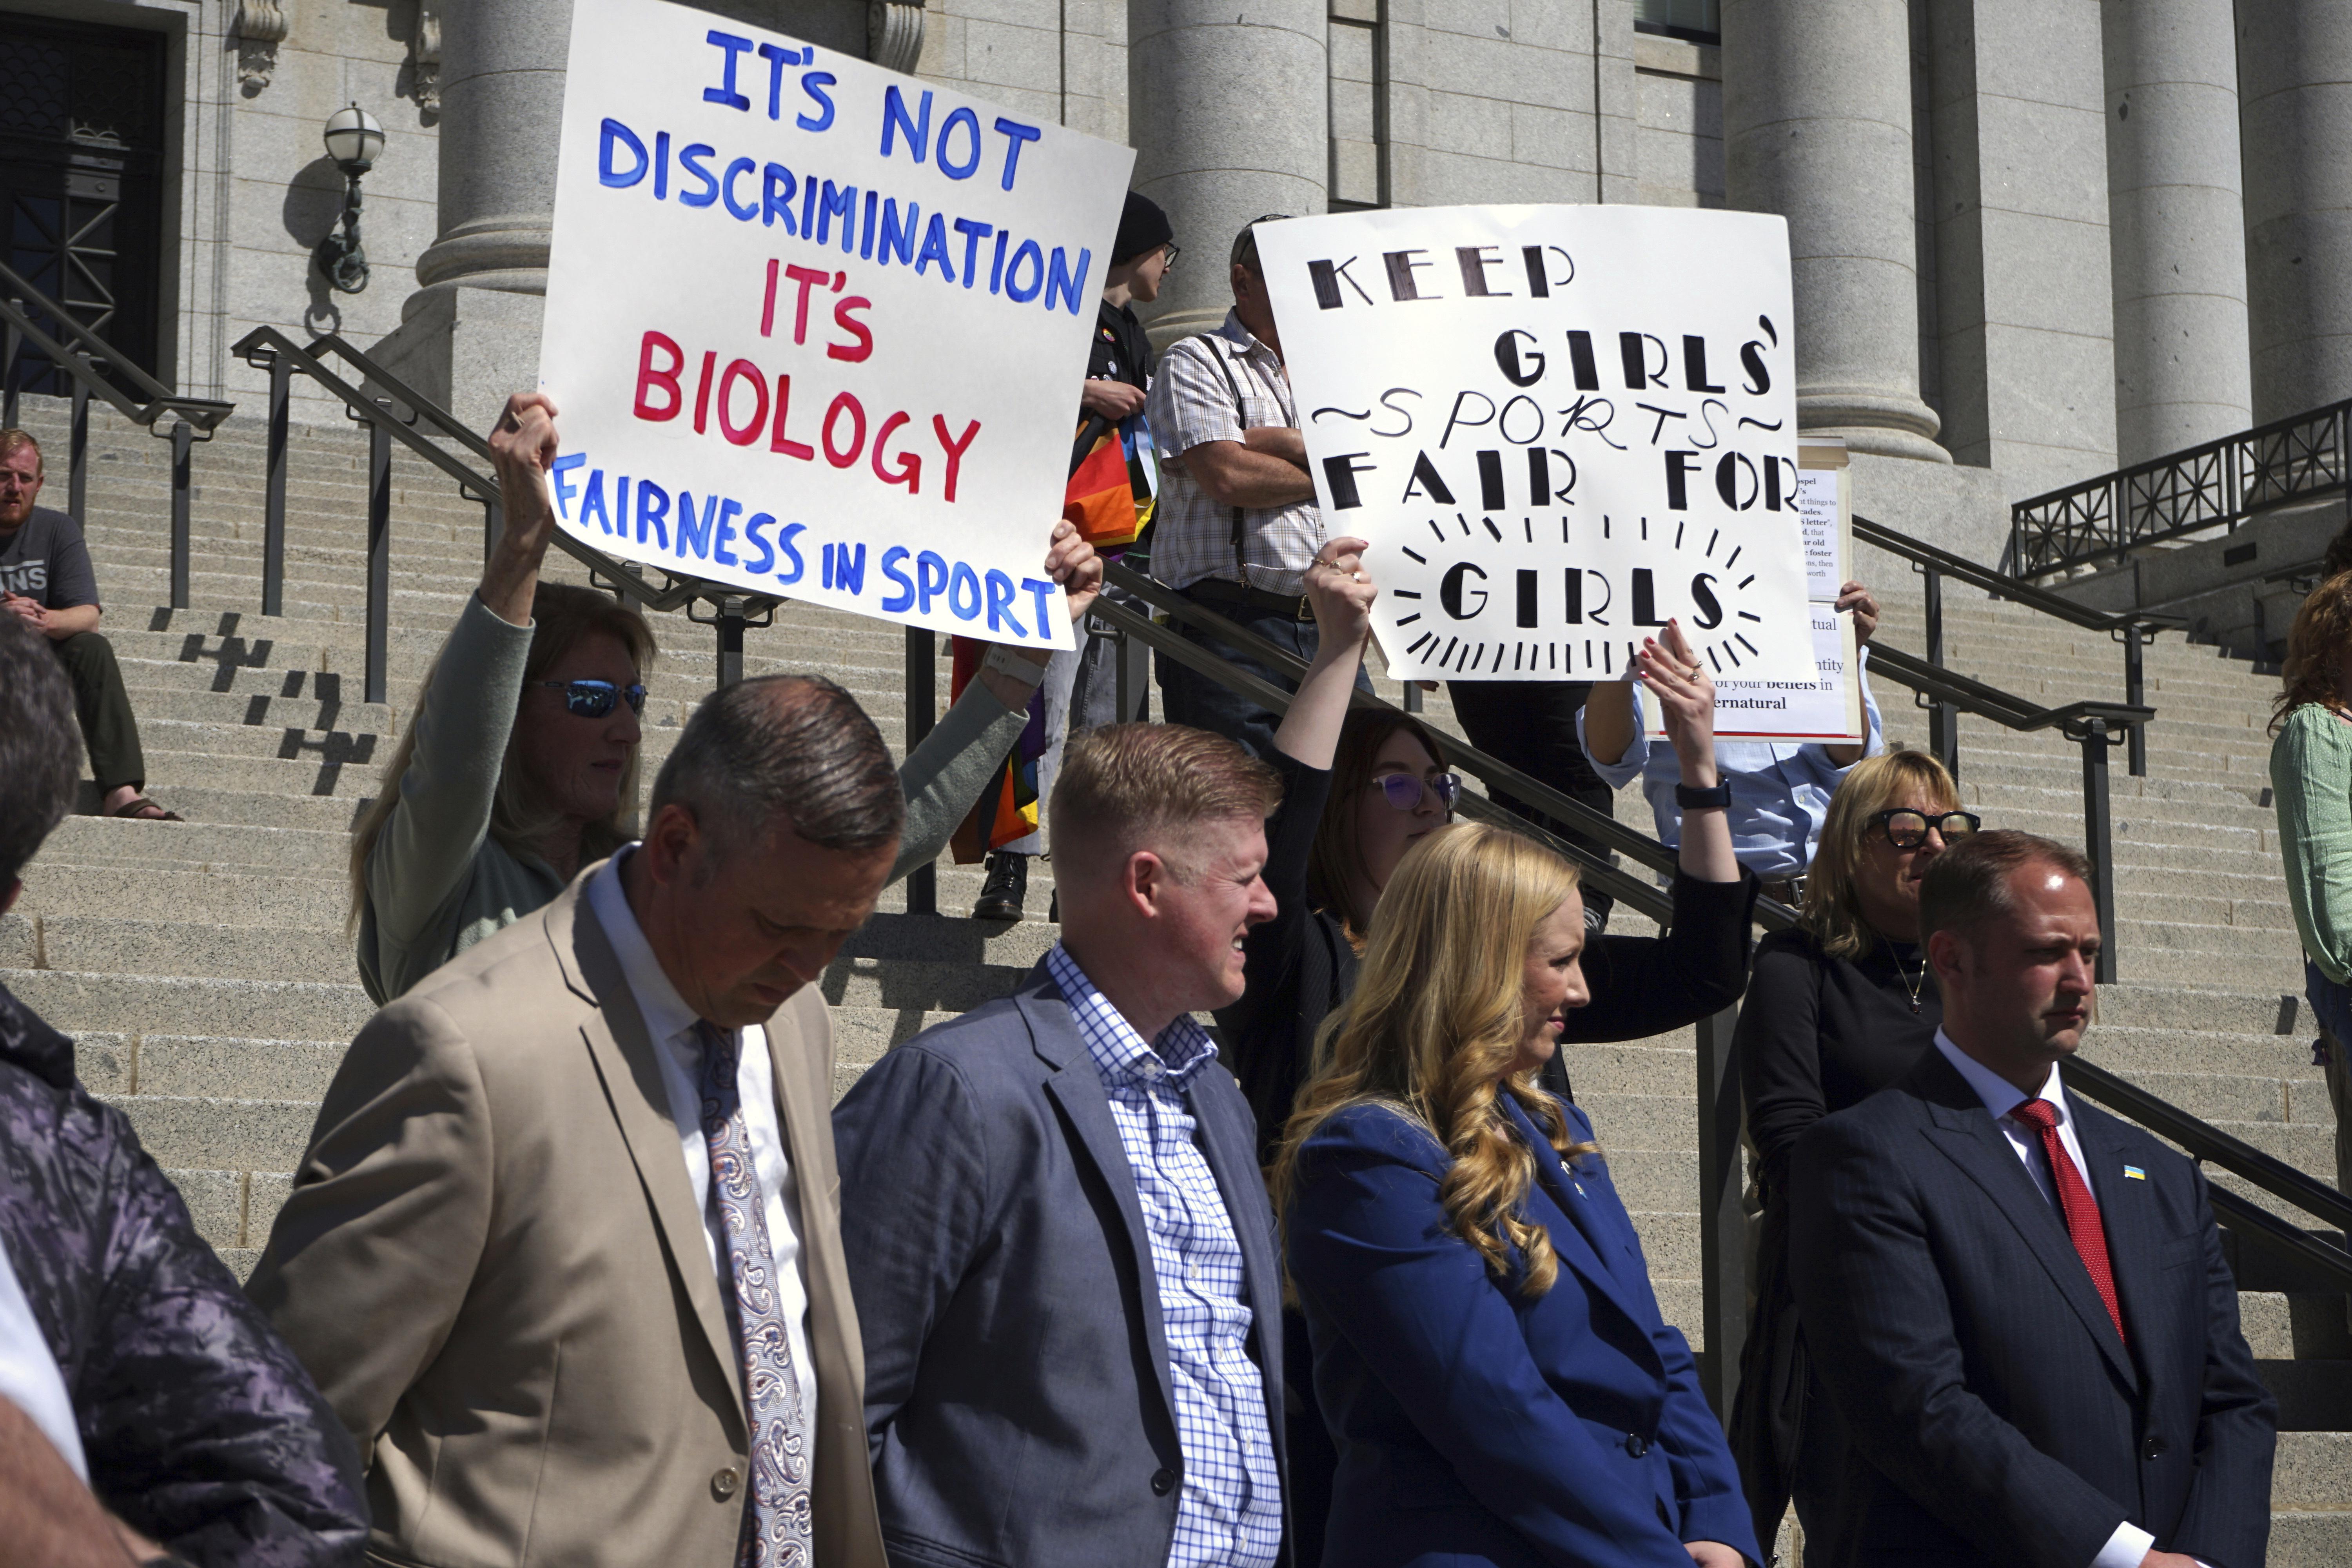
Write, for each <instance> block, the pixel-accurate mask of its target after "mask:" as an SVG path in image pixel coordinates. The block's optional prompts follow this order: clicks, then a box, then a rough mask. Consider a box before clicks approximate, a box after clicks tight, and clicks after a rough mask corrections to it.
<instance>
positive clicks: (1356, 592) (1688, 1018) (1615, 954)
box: [1217, 539, 1755, 1564]
mask: <svg viewBox="0 0 2352 1568" xmlns="http://www.w3.org/2000/svg"><path fill="white" fill-rule="evenodd" d="M1363 549H1364V542H1363V541H1362V540H1360V539H1335V540H1332V541H1330V542H1328V543H1327V544H1325V545H1324V546H1323V548H1322V549H1321V550H1320V551H1318V552H1317V554H1316V558H1315V561H1314V563H1313V564H1312V565H1310V566H1309V567H1308V569H1307V574H1306V593H1307V602H1308V604H1309V605H1311V606H1312V607H1313V610H1314V613H1315V620H1316V626H1317V630H1318V636H1319V644H1318V647H1319V651H1318V653H1317V654H1316V656H1315V659H1314V662H1313V663H1312V664H1311V665H1309V666H1308V668H1307V674H1306V676H1305V677H1304V678H1303V679H1301V681H1300V683H1299V688H1298V694H1297V697H1295V698H1294V699H1293V700H1292V701H1291V704H1290V710H1289V712H1288V713H1287V714H1286V716H1285V717H1284V719H1283V721H1282V725H1281V727H1280V728H1279V729H1278V730H1276V732H1275V750H1274V754H1273V755H1271V756H1270V757H1268V758H1267V761H1268V762H1270V763H1273V764H1274V765H1275V767H1276V768H1277V769H1278V770H1279V771H1280V772H1281V773H1282V775H1283V794H1282V805H1281V806H1280V807H1279V808H1278V809H1277V810H1276V812H1275V814H1274V816H1272V817H1271V818H1270V819H1269V820H1268V821H1267V823H1266V826H1265V838H1266V865H1265V883H1266V886H1267V887H1268V888H1270V889H1273V891H1274V896H1275V900H1276V905H1277V912H1276V915H1275V918H1274V919H1273V920H1271V921H1267V922H1266V923H1265V924H1264V925H1261V926H1258V927H1256V928H1255V929H1254V930H1253V931H1251V932H1250V934H1249V936H1248V938H1247V942H1246V945H1245V950H1244V957H1245V961H1246V969H1245V973H1246V976H1247V989H1246V990H1245V991H1244V993H1243V995H1242V999H1241V1000H1240V1001H1238V1002H1236V1003H1234V1005H1232V1006H1230V1007H1227V1008H1225V1009H1224V1010H1223V1011H1222V1012H1220V1013H1219V1014H1218V1015H1217V1024H1218V1033H1219V1037H1220V1039H1221V1041H1222V1047H1221V1048H1222V1050H1223V1059H1224V1061H1225V1064H1226V1065H1227V1067H1229V1068H1231V1069H1232V1071H1233V1073H1234V1077H1235V1078H1236V1079H1239V1080H1240V1082H1241V1086H1242V1089H1243V1092H1244V1093H1245V1094H1246V1095H1248V1097H1249V1100H1250V1105H1251V1108H1252V1110H1255V1112H1256V1114H1257V1126H1258V1140H1259V1145H1260V1150H1259V1158H1260V1162H1261V1163H1271V1162H1272V1160H1273V1158H1274V1154H1275V1151H1276V1146H1277V1144H1278V1142H1279V1140H1280V1138H1281V1135H1282V1129H1283V1127H1284V1125H1285V1123H1286V1122H1287V1121H1289V1120H1290V1113H1291V1110H1292V1102H1293V1100H1295V1099H1296V1098H1297V1092H1298V1086H1299V1084H1300V1083H1301V1082H1302V1081H1303V1080H1304V1079H1306V1077H1307V1069H1308V1066H1309V1061H1308V1058H1309V1056H1310V1054H1311V1053H1312V1051H1313V1049H1314V1045H1315V1038H1316V1032H1317V1030H1318V1029H1319V1028H1320V1027H1321V1026H1322V1024H1323V1020H1324V1018H1325V1017H1326V1016H1328V1014H1330V1013H1331V1012H1332V1010H1333V1009H1335V1008H1337V1007H1338V1006H1339V1005H1341V1004H1342V1003H1344V1002H1346V1001H1347V999H1348V997H1349V994H1352V993H1353V992H1354V991H1355V989H1356V982H1357V976H1358V974H1359V973H1360V954H1361V953H1362V952H1363V951H1364V942H1365V937H1366V933H1368V932H1369V931H1370V930H1371V927H1372V921H1373V919H1374V911H1375V910H1376V909H1377V908H1378V907H1379V905H1380V903H1381V895H1382V892H1383V890H1384V889H1386V888H1387V886H1388V884H1389V879H1390V878H1391V876H1392V875H1394V873H1395V871H1396V869H1397V865H1398V863H1399V862H1400V861H1401V860H1402V859H1403V858H1404V856H1405V852H1406V851H1407V850H1409V849H1410V848H1412V846H1413V845H1414V844H1416V843H1418V842H1420V841H1421V840H1422V839H1423V838H1426V837H1429V835H1431V834H1433V833H1434V832H1436V831H1437V830H1438V829H1440V828H1442V827H1444V826H1445V825H1446V822H1447V820H1448V819H1449V818H1450V816H1452V807H1453V805H1454V800H1455V799H1456V798H1457V796H1458V795H1459V793H1460V791H1461V788H1462V784H1461V780H1460V779H1459V778H1458V777H1457V776H1456V775H1455V774H1454V773H1452V772H1450V771H1448V770H1447V768H1446V767H1445V765H1444V753H1443V752H1442V751H1441V750H1440V747H1439V744H1438V742H1437V740H1436V738H1435V737H1434V736H1433V734H1432V733H1431V732H1430V731H1428V730H1427V729H1425V728H1424V727H1423V725H1422V724H1421V723H1420V722H1419V721H1417V720H1414V719H1412V717H1410V716H1409V715H1406V714H1402V713H1394V712H1383V711H1380V710H1365V709H1358V710H1350V708H1349V697H1350V695H1351V693H1352V691H1353V689H1354V683H1355V679H1356V670H1357V667H1358V666H1359V665H1360V663H1361V662H1362V660H1363V654H1364V645H1365V642H1366V640H1367V639H1368V638H1369V637H1370V633H1371V619H1370V613H1371V605H1372V600H1373V597H1374V596H1375V591H1374V589H1373V586H1372V584H1371V583H1370V581H1369V579H1368V578H1367V576H1366V574H1365V573H1364V572H1363V570H1362V562H1361V557H1360V552H1361V551H1362V550H1363ZM1636 662H1637V665H1638V673H1637V679H1641V680H1642V681H1643V684H1644V685H1646V686H1648V687H1649V688H1650V689H1651V690H1652V691H1654V692H1655V693H1657V694H1658V696H1659V698H1660V700H1661V706H1662V708H1663V710H1664V714H1665V717H1666V724H1667V729H1668V738H1669V739H1670V740H1671V741H1672V742H1673V744H1674V747H1675V753H1676V754H1677V756H1679V757H1680V758H1681V761H1682V777H1683V783H1684V784H1685V786H1687V789H1688V790H1689V791H1691V792H1695V796H1696V800H1697V802H1698V804H1695V805H1690V806H1689V807H1688V808H1687V809H1688V816H1687V822H1688V824H1689V826H1688V830H1687V831H1685V834H1684V835H1683V841H1682V847H1681V851H1680V866H1681V868H1680V870H1679V871H1678V873H1677V874H1676V876H1675V882H1674V892H1673V897H1674V902H1675V920H1674V923H1673V926H1672V928H1671V934H1669V935H1668V936H1665V937H1634V936H1604V937H1601V938H1599V939H1597V940H1596V941H1594V942H1592V944H1591V947H1590V948H1588V949H1587V950H1586V952H1585V954H1584V959H1583V968H1584V973H1585V975H1586V977H1587V978H1588V980H1589V981H1590V982H1591V1002H1590V1004H1589V1005H1585V1006H1582V1007H1580V1008H1578V1009H1577V1010H1576V1011H1575V1012H1573V1013H1572V1014H1570V1015H1569V1016H1568V1022H1567V1026H1566V1028H1567V1033H1566V1036H1565V1039H1566V1040H1568V1041H1603V1040H1633V1039H1642V1038H1644V1037H1649V1036H1653V1035H1660V1034H1664V1033H1666V1032H1667V1031H1669V1030H1672V1029H1677V1028H1680V1027H1682V1026H1684V1025H1685V1024H1689V1023H1692V1022H1695V1021H1696V1020H1697V1019H1700V1018H1704V1017H1706V1016H1709V1015H1710V1014H1713V1013H1716V1012H1717V1011H1719V1010H1721V1009H1722V1008H1724V1007H1727V1006H1728V1005H1730V1004H1731V1003H1733V1002H1735V1001H1737V1000H1738V997H1739V993H1740V986H1741V984H1742V983H1743V982H1744V981H1745V979H1746V977H1747V971H1748V909H1749V906H1750V904H1751V903H1752V902H1753V900H1754V898H1755V880H1754V879H1753V878H1752V877H1749V876H1748V875H1747V874H1746V873H1744V872H1743V871H1741V870H1740V868H1739V864H1738V860H1737V859H1735V858H1734V857H1733V854H1732V847H1731V832H1730V829H1729V827H1728V826H1727V825H1726V822H1725V812H1724V807H1725V806H1726V805H1728V798H1727V796H1724V797H1721V798H1718V797H1717V796H1716V795H1714V794H1713V793H1712V792H1714V791H1715V790H1716V789H1717V784H1719V779H1718V777H1717V773H1716V767H1715V731H1714V723H1715V696H1714V685H1713V682H1712V681H1711V680H1710V679H1709V678H1708V676H1707V675H1706V670H1705V669H1704V668H1701V666H1700V663H1699V661H1698V659H1697V658H1695V657H1694V656H1693V655H1692V653H1691V651H1690V646H1689V644H1688V643H1687V642H1686V641H1685V639H1684V637H1683V634H1682V631H1681V629H1680V628H1679V627H1678V626H1669V627H1668V628H1667V630H1666V636H1665V639H1664V642H1663V643H1660V642H1658V641H1656V640H1652V641H1650V642H1649V643H1647V644H1646V645H1645V646H1644V647H1643V650H1642V652H1641V654H1640V655H1639V657H1638V658H1637V661H1636ZM1685 798H1686V799H1689V798H1693V796H1690V795H1686V796H1685ZM1542 1080H1543V1086H1544V1087H1545V1088H1546V1089H1549V1090H1550V1091H1551V1092H1553V1093H1555V1094H1557V1095H1559V1097H1560V1098H1562V1099H1563V1100H1564V1099H1566V1098H1568V1094H1569V1082H1568V1074H1567V1070H1566V1068H1565V1066H1564V1064H1563V1063H1562V1062H1561V1061H1560V1059H1559V1054H1558V1053H1557V1052H1555V1053H1552V1054H1551V1055H1550V1057H1549V1059H1548V1060H1547V1061H1546V1062H1545V1064H1544V1066H1543V1068H1542ZM1284 1333H1285V1345H1286V1349H1285V1352H1284V1353H1285V1357H1286V1360H1287V1361H1288V1363H1289V1365H1288V1366H1287V1368H1286V1380H1287V1382H1288V1384H1289V1387H1290V1389H1291V1391H1292V1392H1293V1393H1294V1394H1297V1397H1298V1400H1299V1402H1300V1404H1301V1408H1300V1409H1298V1410H1295V1411H1293V1412H1292V1413H1291V1415H1290V1418H1289V1421H1288V1424H1287V1427H1286V1436H1287V1439H1288V1442H1289V1459H1290V1482H1291V1500H1292V1515H1291V1517H1292V1529H1293V1531H1295V1532H1297V1550H1296V1551H1295V1552H1294V1559H1295V1561H1297V1562H1298V1563H1302V1564H1313V1563H1318V1562H1320V1561H1321V1558H1320V1552H1321V1543H1322V1527H1323V1521H1324V1519H1325V1517H1326V1515H1327V1513H1328V1503H1329V1499H1330V1486H1331V1473H1332V1466H1333V1465H1334V1463H1335V1462H1336V1451H1335V1450H1334V1449H1333V1447H1332V1446H1331V1439H1330V1437H1329V1436H1328V1433H1326V1431H1325V1430H1324V1427H1323V1423H1322V1418H1321V1415H1320V1413H1319V1412H1318V1410H1317V1409H1316V1407H1315V1402H1314V1391H1313V1384H1312V1381H1311V1378H1310V1375H1309V1361H1308V1354H1307V1331H1306V1328H1305V1325H1304V1322H1303V1321H1302V1320H1300V1319H1299V1318H1298V1317H1297V1315H1296V1314H1295V1313H1294V1314H1286V1317H1285V1328H1284Z"/></svg>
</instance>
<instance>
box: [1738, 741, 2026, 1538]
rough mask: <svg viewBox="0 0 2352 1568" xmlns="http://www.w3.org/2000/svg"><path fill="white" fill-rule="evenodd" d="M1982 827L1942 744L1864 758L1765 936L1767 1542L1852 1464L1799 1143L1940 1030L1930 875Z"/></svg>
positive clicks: (1748, 1434) (1754, 997) (1743, 1048)
mask: <svg viewBox="0 0 2352 1568" xmlns="http://www.w3.org/2000/svg"><path fill="white" fill-rule="evenodd" d="M1978 826H1979V819H1978V818H1977V816H1975V815H1974V814H1972V813H1970V812H1966V811H1962V810H1961V809H1959V790H1958V785H1956V784H1954V783H1953V782H1952V775H1951V774H1950V773H1947V772H1945V771H1944V765H1943V764H1942V763H1938V762H1937V761H1936V759H1935V758H1934V757H1932V756H1930V755H1928V754H1927V752H1887V753H1886V754H1885V755H1884V756H1877V757H1871V758H1867V759H1865V760H1864V761H1863V762H1860V763H1855V764H1854V765H1853V771H1852V772H1850V773H1847V774H1846V776H1845V779H1844V781H1843V783H1842V784H1840V785H1839V786H1838V791H1837V794H1836V795H1834V796H1832V798H1831V801H1830V805H1829V810H1828V812H1827V813H1826V815H1825V816H1823V818H1822V839H1821V847H1820V849H1819V851H1818V852H1817V853H1816V854H1815V856H1814V858H1813V862H1812V868H1811V874H1810V875H1809V877H1808V878H1807V879H1806V882H1805V901H1804V909H1803V911H1802V914H1801V921H1800V923H1799V924H1797V925H1796V926H1793V927H1791V928H1790V929H1789V930H1787V931H1775V932H1773V933H1772V934H1771V935H1769V936H1768V937H1766V938H1765V939H1764V940H1763V941H1762V942H1759V943H1757V945H1756V970H1755V973H1754V974H1753V975H1752V976H1751V977H1750V978H1749V980H1748V1000H1747V1002H1746V1004H1745V1005H1742V1006H1741V1008H1740V1010H1739V1028H1738V1037H1737V1041H1736V1044H1737V1054H1738V1059H1739V1077H1740V1089H1741V1092H1742V1093H1743V1095H1744V1096H1745V1097H1746V1100H1747V1103H1748V1135H1749V1136H1750V1137H1751V1138H1752V1139H1753V1140H1754V1141H1755V1144H1756V1152H1757V1155H1758V1160H1759V1163H1758V1168H1757V1184H1758V1186H1759V1188H1760V1189H1761V1190H1762V1195H1763V1200H1764V1218H1763V1224H1762V1226H1761V1229H1760V1232H1759V1237H1758V1249H1757V1260H1756V1306H1755V1315H1754V1318H1753V1320H1752V1321H1751V1322H1750V1324H1749V1326H1748V1343H1747V1346H1746V1348H1745V1350H1744V1351H1743V1352H1742V1362H1741V1368H1740V1383H1739V1397H1738V1403H1737V1405H1736V1407H1735V1409H1734V1411H1733V1418H1732V1425H1731V1436H1732V1447H1733V1451H1734V1452H1736V1453H1738V1455H1739V1459H1740V1466H1739V1468H1740V1474H1741V1476H1742V1478H1743V1479H1744V1480H1745V1482H1746V1485H1747V1488H1748V1503H1749V1507H1750V1509H1751V1510H1752V1512H1753V1516H1754V1520H1755V1524H1756V1533H1757V1534H1758V1536H1759V1537H1760V1538H1762V1539H1764V1540H1766V1541H1769V1540H1771V1539H1772V1537H1773V1535H1774V1533H1775V1532H1777V1531H1779V1529H1780V1516H1781V1515H1782V1514H1783V1513H1784V1512H1786V1511H1787V1509H1788V1505H1789V1500H1790V1494H1791V1492H1793V1493H1794V1494H1795V1497H1796V1502H1797V1513H1798V1517H1799V1519H1800V1520H1803V1519H1804V1518H1805V1516H1806V1515H1807V1514H1808V1513H1810V1512H1811V1508H1812V1504H1813V1500H1815V1499H1817V1498H1823V1497H1824V1493H1825V1489H1827V1488H1829V1487H1831V1486H1833V1485H1835V1484H1836V1479H1837V1477H1838V1476H1839V1475H1840V1474H1841V1473H1842V1472H1843V1466H1844V1464H1845V1456H1844V1454H1843V1443H1842V1441H1841V1440H1840V1438H1839V1436H1838V1434H1837V1431H1836V1427H1835V1423H1834V1422H1832V1421H1823V1420H1813V1421H1808V1420H1807V1419H1806V1418H1805V1417H1806V1414H1807V1410H1808V1407H1809V1406H1816V1405H1818V1401H1819V1398H1820V1395H1819V1394H1817V1393H1815V1392H1813V1391H1812V1388H1811V1371H1810V1367H1809V1362H1808V1358H1807V1354H1806V1351H1805V1345H1804V1337H1803V1335H1802V1333H1801V1331H1800V1330H1799V1328H1798V1324H1797V1315H1796V1307H1795V1303H1794V1302H1793V1300H1791V1299H1790V1284H1789V1278H1788V1240H1789V1215H1788V1204H1787V1198H1788V1192H1787V1181H1786V1173H1787V1170H1788V1163H1789V1152H1790V1149H1791V1148H1793V1147H1794V1146H1795V1144H1796V1142H1797V1138H1798V1135H1799V1134H1800V1133H1801V1132H1803V1131H1804V1130H1805V1129H1806V1128H1808V1127H1811V1125H1812V1124H1813V1123H1814V1122H1816V1121H1820V1120H1821V1119H1822V1117H1824V1116H1827V1115H1829V1114H1830V1113H1831V1112H1832V1111H1837V1110H1844V1109H1845V1108H1846V1107H1848V1106H1850V1105H1856V1104H1859V1103H1860V1102H1861V1101H1863V1100H1867V1099H1869V1098H1870V1097H1871V1096H1872V1095H1874V1094H1875V1093H1877V1092H1878V1091H1879V1090H1880V1089H1884V1088H1885V1087H1886V1086H1887V1085H1888V1084H1891V1083H1893V1082H1894V1081H1895V1079H1899V1078H1901V1077H1902V1076H1903V1075H1904V1074H1905V1073H1906V1072H1909V1071H1910V1070H1911V1068H1912V1066H1913V1065H1914V1064H1915V1063H1916V1062H1917V1061H1918V1059H1919V1058H1920V1057H1921V1056H1922V1055H1923V1054H1924V1053H1925V1052H1926V1051H1927V1049H1928V1047H1929V1046H1930V1045H1931V1044H1933V1042H1934V1040H1935V1037H1936V1030H1937V1028H1938V1027H1939V1026H1941V1025H1942V1024H1943V1021H1944V1004H1943V999H1942V998H1941V997H1940V996H1938V995H1937V993H1936V976H1935V973H1934V972H1933V971H1932V970H1930V969H1929V967H1928V965H1927V954H1926V952H1924V951H1923V950H1922V949H1921V947H1920V946H1919V883H1920V879H1922V878H1924V877H1925V876H1927V868H1928V867H1930V866H1932V865H1934V864H1935V862H1936V858H1937V856H1939V855H1941V854H1942V853H1943V852H1944V850H1945V849H1946V848H1947V847H1948V846H1949V845H1950V844H1951V843H1952V842H1953V841H1954V840H1956V839H1958V838H1960V837H1965V836H1966V835H1968V834H1970V833H1974V832H1975V831H1976V830H1977V828H1978Z"/></svg>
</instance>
